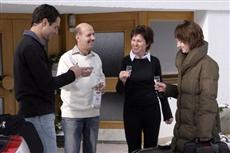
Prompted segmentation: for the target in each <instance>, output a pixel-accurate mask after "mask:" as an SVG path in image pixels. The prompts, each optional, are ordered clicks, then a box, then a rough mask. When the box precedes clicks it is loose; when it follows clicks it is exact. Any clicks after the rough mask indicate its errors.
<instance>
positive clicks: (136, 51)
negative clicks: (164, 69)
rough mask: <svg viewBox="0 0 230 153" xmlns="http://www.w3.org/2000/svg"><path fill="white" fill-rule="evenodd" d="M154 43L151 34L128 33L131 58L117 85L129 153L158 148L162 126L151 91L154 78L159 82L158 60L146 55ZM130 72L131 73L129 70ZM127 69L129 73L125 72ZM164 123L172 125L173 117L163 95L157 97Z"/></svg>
mask: <svg viewBox="0 0 230 153" xmlns="http://www.w3.org/2000/svg"><path fill="white" fill-rule="evenodd" d="M152 43H153V31H152V29H151V28H149V27H147V26H142V25H140V26H137V27H135V28H134V29H133V30H132V32H131V47H132V50H131V52H130V55H128V56H126V57H124V59H123V62H122V67H121V71H120V74H119V79H118V83H117V87H116V89H117V92H119V93H123V92H124V93H125V103H124V113H123V116H124V128H125V136H126V140H127V143H128V151H129V152H133V151H134V150H138V149H141V146H142V132H143V136H144V137H143V138H144V139H143V140H144V145H143V146H144V148H149V147H155V146H156V145H157V140H158V135H159V128H160V122H161V113H160V106H159V102H158V98H157V93H156V91H155V89H154V76H159V77H160V79H161V67H160V62H159V60H158V59H157V58H156V57H154V56H152V55H150V53H149V52H148V50H149V48H150V46H151V44H152ZM130 68H132V70H131V69H130ZM126 69H129V70H127V71H126ZM159 96H160V99H161V104H162V110H163V115H164V121H166V123H168V124H170V123H171V122H172V113H171V110H170V107H169V104H168V101H167V98H166V97H165V96H164V95H163V94H159Z"/></svg>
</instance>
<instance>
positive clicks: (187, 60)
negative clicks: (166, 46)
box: [176, 41, 208, 75]
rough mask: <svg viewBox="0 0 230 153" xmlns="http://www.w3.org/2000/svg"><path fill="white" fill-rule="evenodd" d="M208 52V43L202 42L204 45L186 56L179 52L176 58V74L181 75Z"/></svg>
mask: <svg viewBox="0 0 230 153" xmlns="http://www.w3.org/2000/svg"><path fill="white" fill-rule="evenodd" d="M207 52H208V42H206V41H204V44H203V45H202V46H200V47H198V48H194V49H192V50H190V51H189V53H188V54H187V55H185V54H183V53H182V52H181V51H180V50H179V51H178V52H177V56H176V67H177V69H178V73H179V74H181V75H183V73H184V72H185V71H186V70H187V69H188V68H190V67H192V66H193V65H196V64H197V63H198V62H199V61H200V60H201V59H202V58H203V57H204V56H206V55H207Z"/></svg>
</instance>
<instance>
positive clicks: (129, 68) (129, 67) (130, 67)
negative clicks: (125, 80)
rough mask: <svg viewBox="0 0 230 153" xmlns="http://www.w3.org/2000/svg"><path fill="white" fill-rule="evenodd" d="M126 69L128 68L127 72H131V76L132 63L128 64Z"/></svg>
mask: <svg viewBox="0 0 230 153" xmlns="http://www.w3.org/2000/svg"><path fill="white" fill-rule="evenodd" d="M125 70H126V71H127V72H129V76H130V75H131V72H132V66H131V65H127V66H126V69H125Z"/></svg>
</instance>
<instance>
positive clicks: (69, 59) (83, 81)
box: [57, 46, 105, 118]
mask: <svg viewBox="0 0 230 153" xmlns="http://www.w3.org/2000/svg"><path fill="white" fill-rule="evenodd" d="M76 64H78V65H79V66H80V67H86V66H92V67H93V72H92V73H91V74H90V76H88V77H80V78H78V79H76V80H75V81H74V82H72V83H71V84H69V85H66V86H64V87H62V88H61V99H62V101H63V104H62V106H61V111H62V117H69V118H86V117H95V116H99V111H100V110H99V109H98V108H92V106H91V104H92V97H93V89H92V87H93V86H95V85H96V84H97V83H99V82H103V83H105V76H104V73H103V71H102V62H101V59H100V57H99V56H98V54H96V53H95V52H93V51H91V52H90V54H88V55H86V56H84V55H81V54H80V51H79V49H78V48H77V46H75V47H74V48H73V49H71V50H69V51H67V52H66V53H65V54H63V55H62V56H61V58H60V61H59V63H58V70H57V75H60V74H62V73H65V72H67V71H68V70H69V68H70V67H71V66H73V65H76Z"/></svg>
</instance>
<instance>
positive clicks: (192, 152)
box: [182, 141, 230, 153]
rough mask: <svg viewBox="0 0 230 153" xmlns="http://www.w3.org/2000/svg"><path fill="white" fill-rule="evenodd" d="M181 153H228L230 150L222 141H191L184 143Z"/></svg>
mask: <svg viewBox="0 0 230 153" xmlns="http://www.w3.org/2000/svg"><path fill="white" fill-rule="evenodd" d="M182 153H230V150H229V149H228V146H227V144H226V143H224V142H222V141H209V142H197V141H191V142H187V143H185V144H184V150H183V152H182Z"/></svg>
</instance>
